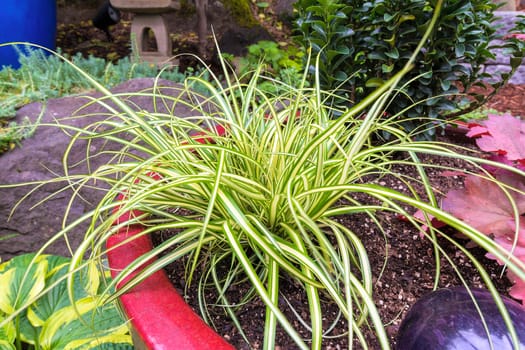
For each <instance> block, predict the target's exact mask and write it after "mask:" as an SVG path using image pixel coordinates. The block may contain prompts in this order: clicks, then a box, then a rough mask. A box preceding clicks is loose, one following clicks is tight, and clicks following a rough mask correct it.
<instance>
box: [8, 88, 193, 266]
mask: <svg viewBox="0 0 525 350" xmlns="http://www.w3.org/2000/svg"><path fill="white" fill-rule="evenodd" d="M153 84H154V79H149V78H143V79H134V80H130V81H128V82H125V83H123V84H122V85H120V86H118V87H116V88H114V89H113V90H112V92H113V93H124V94H125V93H127V92H137V91H143V90H146V91H148V90H149V91H151V88H152V86H153ZM158 85H159V86H163V88H162V92H163V94H165V95H172V96H175V95H178V94H179V93H180V86H179V85H176V84H175V83H173V82H170V81H166V80H161V81H159V82H158ZM168 87H169V88H168ZM100 96H102V94H101V93H98V92H94V93H90V94H88V95H85V96H71V97H64V98H59V99H52V100H49V101H47V103H46V104H45V106H43V105H42V104H41V103H31V104H29V105H26V106H24V107H22V108H21V109H20V110H19V111H18V113H17V118H19V119H20V118H24V117H28V118H29V119H31V120H33V121H34V120H36V119H37V117H38V116H39V115H40V114H41V113H43V114H42V119H41V123H42V124H43V125H41V126H39V127H38V128H37V130H36V132H35V134H34V135H33V136H32V137H30V138H28V139H27V140H24V142H23V143H22V145H21V146H20V147H16V148H15V149H13V150H12V151H9V152H7V153H4V154H2V155H0V165H1V166H0V258H1V260H2V261H5V260H7V259H9V258H11V257H13V256H15V255H19V254H22V253H26V252H33V251H36V250H38V249H40V248H41V247H43V245H44V244H45V243H46V242H48V241H49V240H50V239H51V238H52V237H53V236H54V235H55V234H56V233H57V232H59V231H60V230H61V228H62V225H63V219H64V215H65V214H66V212H67V211H68V215H67V220H66V221H65V222H66V224H68V223H71V222H73V221H74V220H76V219H78V218H79V217H81V216H82V215H83V214H85V213H87V212H88V211H90V210H92V209H93V208H94V206H95V205H96V204H97V203H98V202H99V201H100V200H101V198H102V197H103V196H104V195H105V191H104V190H105V188H104V187H102V184H100V183H96V184H91V185H92V186H86V187H83V188H82V190H81V191H80V192H79V195H80V196H76V197H75V200H74V201H73V202H72V203H70V200H71V198H72V196H73V190H72V189H71V188H68V186H67V183H65V182H63V181H62V182H57V181H53V180H52V179H56V178H57V177H58V176H61V175H63V174H64V169H63V164H62V162H63V156H64V151H65V150H66V147H67V146H68V144H69V143H70V141H71V135H72V134H74V132H71V131H69V132H68V131H67V130H65V129H62V128H60V127H58V126H57V125H58V124H57V121H60V123H62V124H66V125H69V126H72V127H77V128H83V127H86V126H87V125H89V124H91V123H94V122H96V121H99V120H101V119H103V118H106V117H107V115H108V114H107V113H108V111H107V108H106V107H104V106H102V105H101V104H98V103H92V104H90V105H87V106H85V105H86V103H87V102H89V101H90V99H89V97H100ZM123 99H124V100H126V101H127V102H128V105H129V106H131V107H132V108H133V109H134V110H146V111H153V110H157V111H160V112H163V113H166V112H168V113H169V111H168V109H169V108H172V106H170V105H169V104H170V102H167V101H161V100H160V98H159V97H156V98H155V101H154V98H153V97H151V96H150V97H148V96H130V97H127V98H126V97H124V98H123ZM154 102H155V103H154ZM164 102H167V103H164ZM108 105H110V106H114V105H113V104H112V103H108ZM82 106H85V107H84V108H82ZM43 108H44V110H43V111H42V109H43ZM173 113H174V115H177V116H188V115H190V108H189V107H186V106H184V105H183V104H178V105H177V106H176V108H175V109H174V111H173ZM52 124H55V125H54V126H53V125H52ZM88 147H89V151H90V152H93V153H96V152H99V151H102V150H112V149H113V150H115V149H119V148H120V145H119V144H117V143H115V142H114V143H111V142H109V143H103V142H102V140H98V141H96V142H94V143H92V144H89V145H88V143H87V142H86V141H78V142H77V143H75V146H74V147H73V148H72V149H71V152H70V157H69V159H68V164H74V165H75V166H74V167H71V168H69V169H68V171H69V172H70V173H71V174H87V173H89V172H90V170H91V171H92V170H93V169H96V168H98V167H99V166H100V165H102V164H105V163H106V162H108V161H109V160H110V155H109V154H101V155H100V156H97V157H95V158H92V159H90V161H89V167H88V164H87V163H86V161H85V158H86V151H87V148H88ZM44 180H47V182H46V183H45V184H44V185H42V186H37V185H35V184H32V185H26V186H20V185H16V186H15V184H20V183H25V182H38V181H40V182H41V181H44ZM26 196H27V197H26ZM68 208H69V210H68ZM87 224H88V223H87V222H85V223H84V224H82V225H80V226H78V227H77V228H76V229H74V230H72V231H71V232H70V233H69V234H68V236H67V241H66V239H65V238H59V239H57V241H56V242H54V243H53V244H52V245H51V246H50V247H49V249H46V252H48V253H52V254H58V255H64V256H67V255H68V254H69V247H71V248H73V249H74V248H76V247H78V245H79V243H80V242H81V241H82V239H83V236H84V233H85V230H86V228H87ZM12 234H15V236H14V237H11V238H8V239H2V238H5V237H8V236H10V235H12Z"/></svg>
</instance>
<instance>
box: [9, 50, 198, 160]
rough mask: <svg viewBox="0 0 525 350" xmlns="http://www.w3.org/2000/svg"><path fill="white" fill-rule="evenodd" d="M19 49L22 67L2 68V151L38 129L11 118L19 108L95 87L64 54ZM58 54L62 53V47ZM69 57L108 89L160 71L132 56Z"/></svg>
mask: <svg viewBox="0 0 525 350" xmlns="http://www.w3.org/2000/svg"><path fill="white" fill-rule="evenodd" d="M15 48H16V49H17V51H18V53H19V57H20V58H19V59H20V68H18V69H16V70H15V69H12V68H10V67H3V69H2V70H0V153H2V152H3V151H6V150H8V149H10V148H12V147H14V146H15V144H16V143H17V142H19V141H20V140H23V139H24V138H26V137H29V136H30V135H31V134H32V131H34V128H31V127H28V125H25V124H24V125H18V124H17V123H15V122H12V121H11V119H12V118H13V117H14V116H15V114H16V110H17V109H18V108H20V107H21V106H23V105H25V104H28V103H30V102H35V101H45V100H47V99H48V98H56V97H61V96H65V95H68V94H75V93H81V92H85V91H87V90H90V89H92V85H90V84H89V83H88V82H86V80H85V79H83V78H82V77H81V75H80V74H79V73H78V72H77V71H76V70H75V69H73V68H72V66H71V65H70V64H68V63H66V62H64V57H61V56H59V55H54V54H52V55H48V54H45V53H44V52H43V51H42V50H35V49H33V48H31V47H25V50H22V49H20V48H19V47H18V46H15ZM58 53H59V54H60V50H59V51H58ZM69 59H70V60H71V62H73V63H74V64H75V65H76V66H78V67H80V68H81V69H82V70H83V71H84V72H86V73H87V74H89V75H91V76H92V77H93V78H94V79H95V80H96V81H97V82H99V83H100V84H102V85H104V86H105V87H108V88H109V87H113V86H115V85H118V84H120V83H122V82H124V81H126V80H129V79H132V78H141V77H155V76H157V75H158V74H159V70H158V67H157V66H156V65H152V64H149V63H136V62H134V60H133V59H130V58H128V57H126V58H123V59H121V60H119V61H118V62H117V63H111V62H106V60H104V59H102V58H98V57H94V56H89V57H87V58H85V57H83V56H82V55H81V54H80V53H79V54H77V55H75V56H73V57H69ZM193 73H194V72H193V71H191V70H189V71H187V72H186V73H181V72H179V71H178V69H177V68H174V69H167V70H163V71H162V72H161V76H162V77H163V78H164V79H168V80H172V81H175V82H182V81H183V80H184V79H185V77H186V76H187V75H188V74H193Z"/></svg>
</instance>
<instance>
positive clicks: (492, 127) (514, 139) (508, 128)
mask: <svg viewBox="0 0 525 350" xmlns="http://www.w3.org/2000/svg"><path fill="white" fill-rule="evenodd" d="M483 124H484V126H485V127H486V129H487V130H488V132H489V135H481V137H480V138H479V139H477V140H476V143H477V145H478V147H479V148H480V149H481V150H483V151H486V152H495V153H498V154H502V155H506V156H507V158H508V159H509V160H523V159H525V122H523V121H521V120H520V119H518V118H515V117H513V116H511V115H508V114H505V115H502V116H495V115H489V118H488V119H487V120H485V121H484V122H483ZM476 129H477V128H476Z"/></svg>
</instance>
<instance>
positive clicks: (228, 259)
mask: <svg viewBox="0 0 525 350" xmlns="http://www.w3.org/2000/svg"><path fill="white" fill-rule="evenodd" d="M430 27H432V25H431V26H430ZM428 33H430V29H429V31H428ZM414 57H415V56H413V57H412V59H413V58H414ZM314 66H315V64H314ZM410 67H411V62H410V61H409V62H408V63H407V65H406V66H405V68H404V69H403V70H402V71H401V72H399V73H398V74H397V75H395V76H394V78H392V79H391V80H389V81H388V82H386V83H385V84H384V85H382V86H381V87H379V88H378V89H377V90H376V91H375V92H374V93H372V94H371V95H370V96H368V97H367V98H366V99H364V100H363V101H362V102H361V103H359V104H358V105H356V106H354V107H352V108H351V109H339V108H338V107H335V106H332V105H330V103H329V101H330V100H332V98H333V94H332V93H331V92H329V91H322V90H320V89H319V88H318V86H319V84H318V82H317V81H315V82H313V83H312V84H306V80H307V78H308V75H307V74H306V73H305V76H304V81H303V84H302V85H301V86H298V87H297V86H294V87H292V86H287V85H286V84H284V83H282V82H279V81H275V80H272V79H271V78H268V77H265V76H264V75H263V74H261V72H260V71H255V72H253V73H252V74H251V75H250V76H245V77H236V76H235V74H233V73H231V72H230V71H229V70H228V69H227V67H224V73H225V74H224V77H222V78H219V77H217V76H215V75H213V73H211V72H210V76H211V77H212V78H213V79H212V81H209V80H208V79H203V78H200V77H198V76H197V77H190V78H188V79H187V80H186V81H185V85H184V86H183V87H181V88H182V90H181V91H180V93H179V94H175V96H159V93H158V92H154V93H153V94H152V95H155V96H156V97H162V100H163V103H164V105H165V106H167V107H168V110H170V111H172V112H171V113H161V112H159V111H157V112H142V111H141V112H134V111H133V110H132V109H131V108H130V107H129V106H127V105H126V103H125V102H124V101H123V100H122V99H121V98H120V97H119V96H116V95H112V94H111V93H110V92H109V91H107V90H105V89H104V88H103V87H102V86H99V85H97V84H96V82H94V81H93V84H94V85H95V86H97V87H98V88H99V89H100V90H101V91H103V92H104V93H105V94H106V96H105V97H102V98H100V99H98V100H96V101H94V103H101V104H105V105H106V106H107V107H108V111H109V113H110V114H111V115H110V117H108V118H107V119H106V120H104V121H101V122H97V123H95V124H93V125H91V126H90V127H88V128H86V129H83V130H69V131H76V132H77V135H76V136H75V137H74V139H73V141H72V145H73V144H74V143H75V142H76V141H77V140H80V139H83V138H88V139H91V140H93V139H95V138H103V139H107V140H111V141H113V142H117V143H120V144H121V145H122V148H121V150H120V151H118V152H115V154H114V155H115V157H114V161H113V162H110V163H108V164H107V165H105V166H102V167H100V168H98V169H93V172H92V174H86V175H72V174H71V175H69V176H68V177H67V180H68V181H69V183H70V186H71V187H73V188H78V187H79V186H88V185H91V184H92V183H93V182H92V180H96V181H97V182H106V183H108V184H109V187H110V189H109V190H108V193H107V195H106V196H105V198H104V199H103V200H102V201H101V202H100V203H99V205H98V206H97V208H96V209H95V210H94V211H92V212H90V213H88V214H86V215H84V216H83V217H82V218H80V219H79V220H78V221H77V222H76V223H73V224H71V225H69V226H68V227H66V228H65V229H64V230H63V231H62V232H60V233H59V234H57V236H56V238H55V239H58V238H59V237H61V235H63V234H65V233H67V232H68V231H69V230H71V229H72V228H73V227H74V226H75V225H76V224H78V222H80V221H83V220H91V225H90V227H89V229H88V231H87V232H86V234H85V239H84V242H83V244H82V245H81V246H80V247H79V248H78V250H76V251H75V254H74V257H73V263H72V264H71V266H70V271H75V270H76V269H78V268H80V267H81V266H82V265H83V264H85V262H84V259H83V258H84V257H85V256H86V255H87V256H89V261H91V262H92V261H101V260H102V259H103V257H104V254H105V242H106V240H107V239H108V237H110V236H111V235H112V234H114V233H115V232H117V231H118V230H119V229H121V228H122V227H123V226H126V225H130V224H131V225H133V224H140V225H142V227H144V231H143V234H151V233H153V232H158V231H161V230H166V229H170V230H177V231H178V234H177V235H175V236H173V237H171V238H169V239H167V240H165V241H164V242H163V243H162V244H160V245H158V246H156V247H155V248H154V250H153V251H151V252H149V253H148V254H145V255H144V256H142V257H141V258H140V259H138V260H137V261H135V262H134V263H132V264H130V265H129V266H128V268H127V269H126V270H124V271H122V272H121V273H120V274H119V276H118V277H117V278H116V279H115V280H114V281H113V283H112V284H111V285H109V286H108V290H109V289H111V288H113V287H114V286H115V285H116V284H119V283H121V282H122V281H124V280H127V278H128V277H129V276H130V275H131V274H132V273H133V272H134V271H136V270H140V272H139V273H138V274H137V275H136V276H135V277H134V278H133V279H131V280H129V281H128V282H126V283H125V284H124V285H123V286H121V288H120V289H119V290H118V292H116V293H114V294H113V297H114V298H116V297H118V296H119V295H121V294H123V293H125V292H126V291H127V290H129V289H131V288H133V286H135V285H136V284H138V283H140V281H141V280H143V279H144V278H145V277H147V276H148V275H150V274H151V273H153V272H154V271H157V270H159V269H161V268H163V267H164V266H166V265H167V264H169V263H171V262H173V261H184V262H185V263H186V271H187V278H186V281H187V284H190V283H197V285H198V287H200V288H199V291H200V295H199V300H200V301H201V305H200V306H201V314H202V316H203V318H205V319H206V320H207V321H208V322H210V323H212V320H211V319H209V318H208V317H207V311H206V310H207V304H206V302H207V301H206V297H205V294H206V288H208V287H210V286H212V287H213V288H215V289H216V290H217V291H218V300H216V301H213V302H214V303H216V304H220V305H224V308H225V312H226V313H227V314H228V315H230V316H231V317H232V319H233V320H234V322H236V323H237V324H239V322H238V320H237V319H236V313H238V312H241V311H242V306H243V303H244V302H248V301H249V300H250V299H254V298H258V299H260V300H261V301H262V302H263V303H264V304H265V305H266V313H265V329H264V344H263V348H264V349H274V347H275V345H276V344H275V334H276V332H275V330H276V327H277V324H279V325H280V326H281V327H282V328H283V329H284V330H285V331H286V332H287V333H288V334H289V335H290V336H291V337H292V338H293V340H294V341H295V343H296V344H297V347H298V348H302V349H307V348H312V349H320V348H321V347H322V341H323V338H324V337H325V336H326V335H325V334H324V333H323V325H322V321H323V308H322V302H330V303H335V304H337V305H338V307H339V309H340V310H341V314H342V316H343V317H344V318H345V319H346V320H347V321H348V329H347V330H346V332H345V333H344V336H346V337H348V344H353V343H354V342H355V341H357V342H360V343H361V344H362V345H363V347H365V348H366V347H367V344H366V343H367V341H366V339H365V336H364V333H363V329H364V328H365V327H372V328H373V329H374V331H375V332H376V335H377V339H378V342H379V344H380V346H381V347H382V348H383V349H388V348H390V344H389V340H388V338H387V335H386V332H385V329H384V325H383V320H381V318H380V315H379V312H378V310H377V308H376V306H375V303H374V300H373V298H372V292H373V287H374V286H373V276H372V274H371V267H370V262H369V254H373V253H374V252H369V251H367V247H366V246H364V245H363V244H362V242H361V240H360V239H359V232H354V231H351V230H350V229H348V228H347V227H344V226H342V225H341V224H339V223H338V221H337V217H338V216H339V215H343V214H350V215H351V214H353V213H365V214H367V215H368V216H369V217H370V218H371V219H372V221H374V222H375V223H376V224H377V225H378V227H379V228H380V229H381V230H384V229H385V227H382V226H381V225H383V224H382V223H381V222H380V221H379V220H377V219H376V218H377V216H376V213H377V212H378V211H389V212H393V213H397V214H399V215H402V216H405V217H407V218H408V220H409V222H410V223H411V224H413V225H414V226H415V227H416V228H417V229H418V230H420V231H421V232H422V234H424V235H425V237H426V238H428V239H430V240H431V241H432V242H433V243H434V246H435V254H436V264H437V268H436V271H437V273H436V281H438V280H439V261H440V258H441V257H444V258H446V259H447V255H446V251H444V250H443V249H442V248H441V247H440V246H439V245H438V244H437V243H436V242H437V241H436V240H435V235H437V234H442V235H443V236H444V237H447V236H446V234H445V233H443V232H439V231H438V230H437V229H435V228H432V227H431V228H430V231H429V232H428V233H427V232H425V231H424V230H423V229H422V227H421V226H422V225H423V224H426V225H428V226H430V220H429V219H430V218H431V217H435V218H438V219H439V220H441V221H443V222H445V223H446V224H448V225H450V226H452V227H454V228H456V229H457V230H458V231H460V232H461V233H463V234H464V235H465V236H467V237H468V238H470V239H471V240H472V241H474V242H475V243H477V244H478V245H479V246H481V247H483V248H484V249H486V250H487V251H488V252H490V253H491V254H493V255H494V256H495V257H497V258H498V259H500V260H501V261H503V262H505V264H506V265H507V268H508V269H509V270H511V271H513V272H514V273H515V274H516V276H518V278H521V279H525V264H524V263H523V262H522V261H520V260H519V259H517V258H515V257H514V256H512V255H511V254H509V252H508V251H507V250H505V249H503V248H502V247H501V246H500V245H498V244H497V243H495V242H494V241H493V240H492V239H490V238H489V237H487V236H486V235H485V234H483V233H482V232H480V231H478V230H477V229H475V228H473V227H471V226H469V225H468V224H466V223H464V222H462V221H461V220H459V219H457V218H455V217H454V216H452V215H450V214H448V213H446V212H444V211H443V210H441V209H440V208H439V205H438V203H437V199H436V197H435V195H434V193H433V190H432V187H431V186H430V184H429V181H428V178H427V177H426V175H425V172H426V170H427V169H428V168H429V167H432V166H433V165H432V164H425V163H421V162H420V160H419V155H420V154H433V155H441V156H444V157H456V158H462V159H465V160H466V161H468V162H470V163H472V164H478V163H487V162H489V161H487V160H483V159H478V158H476V157H471V156H470V157H469V156H464V155H460V154H459V153H456V152H454V151H453V150H451V149H449V148H448V147H446V146H447V145H443V144H439V143H435V142H416V141H413V137H412V136H413V135H409V134H406V133H405V132H404V131H403V130H402V128H401V127H400V126H399V125H400V124H399V120H398V117H399V116H392V117H391V118H383V112H384V106H385V104H387V103H388V102H389V101H390V100H391V99H395V98H396V95H395V90H394V89H395V87H396V84H397V82H398V81H399V78H400V77H401V76H403V74H405V73H406V71H408V70H409V69H410ZM86 78H87V79H89V76H86ZM263 80H264V81H265V82H271V83H273V84H276V85H278V86H279V88H276V89H274V90H273V91H279V94H277V95H273V94H271V93H268V92H265V91H262V90H260V89H259V88H258V87H259V86H260V85H259V83H260V82H261V81H263ZM306 86H313V87H312V88H309V87H306ZM197 91H200V93H199V92H197ZM266 91H267V90H266ZM109 101H111V102H113V103H114V105H115V107H111V105H110V104H109V103H108V102H109ZM177 105H184V106H186V107H190V108H191V111H192V113H191V116H189V117H188V116H184V118H181V117H182V116H180V115H177V114H176V113H175V111H177V108H175V106H177ZM335 116H337V118H335ZM430 125H431V126H432V124H430ZM219 129H220V130H224V131H225V132H224V133H217V130H219ZM385 132H386V133H388V134H390V135H392V137H391V139H390V141H389V142H387V143H378V142H377V135H382V134H384V133H385ZM192 135H197V136H195V137H192ZM68 153H69V151H68V150H66V154H65V158H64V163H65V166H66V167H67V166H68ZM400 153H402V154H405V155H406V158H402V159H401V158H399V157H393V155H394V154H400ZM94 156H96V154H87V157H88V159H89V157H94ZM397 163H402V164H413V166H415V167H416V168H417V169H418V172H419V178H418V179H407V178H406V175H405V174H400V173H396V172H395V171H394V170H392V169H394V167H393V166H394V165H396V164H397ZM501 167H504V168H509V169H508V170H509V171H513V172H515V173H519V174H522V175H523V172H522V171H520V170H519V169H514V168H512V167H509V166H505V165H501ZM447 170H454V169H447ZM387 174H388V175H390V176H394V177H397V178H399V179H400V180H401V181H402V182H403V183H405V184H406V185H407V186H408V189H409V191H408V192H407V193H401V192H398V191H396V190H394V189H391V188H387V187H384V186H380V185H378V184H377V183H372V182H365V181H362V180H363V179H365V178H377V177H381V176H384V175H387ZM416 184H417V185H418V186H420V185H422V187H423V188H424V190H423V191H424V193H421V191H418V190H417V189H416V186H415V185H416ZM122 193H125V195H121V196H120V198H121V200H120V201H115V198H117V196H118V195H120V194H122ZM355 194H364V195H365V196H366V197H369V198H373V201H366V202H361V201H359V200H358V199H357V198H358V197H359V196H355ZM415 209H419V210H421V212H422V213H423V216H422V217H423V219H422V220H420V219H416V218H414V217H413V216H412V215H411V213H412V212H413V210H415ZM130 212H131V213H134V215H132V216H131V217H130V220H129V221H127V222H125V223H124V222H121V221H119V220H117V219H118V218H119V217H121V216H122V215H124V214H127V213H130ZM427 218H428V219H427ZM116 221H117V222H118V224H117V225H114V223H115V222H116ZM52 241H53V240H51V241H50V242H49V244H52ZM450 241H451V242H452V243H453V244H458V243H456V242H455V241H454V240H452V239H450ZM458 248H459V249H461V250H462V251H463V252H464V253H465V254H466V256H467V257H468V258H470V259H471V260H472V262H473V264H474V266H476V267H477V268H478V269H479V273H480V276H481V279H482V280H483V281H484V282H485V283H486V285H487V287H488V288H489V289H490V290H491V292H492V293H493V295H494V298H495V300H497V302H498V305H499V306H500V309H501V311H502V313H503V314H504V316H505V319H506V320H507V323H508V324H509V326H511V324H510V318H509V317H508V314H507V313H506V311H505V309H504V306H503V304H502V302H501V299H500V298H499V296H498V293H497V292H496V290H495V288H494V286H493V285H492V283H491V281H490V277H489V275H488V274H487V273H486V272H485V270H484V269H483V266H482V265H481V264H480V263H479V262H478V261H476V259H475V258H474V257H473V256H472V255H471V254H469V252H468V251H467V250H466V249H465V248H464V247H462V246H458ZM154 256H158V259H157V260H155V261H154V262H152V263H151V264H150V265H148V266H147V267H146V268H144V269H141V268H142V267H144V263H145V262H149V261H151V258H152V257H154ZM183 258H184V259H183ZM385 258H386V257H385ZM448 260H449V261H450V259H448ZM223 263H226V264H227V265H228V266H229V269H228V270H227V271H226V273H224V271H219V270H218V266H219V265H221V264H223ZM223 265H224V264H223ZM197 268H198V270H197ZM196 271H202V273H201V274H199V275H197V274H196V273H195V272H196ZM458 273H459V272H458ZM282 279H293V280H294V281H295V282H296V284H298V285H299V286H300V288H302V289H303V290H304V292H305V294H306V296H307V302H308V306H309V314H308V316H307V317H306V318H305V321H306V322H308V323H309V328H310V329H311V334H310V337H309V339H303V336H302V335H300V334H299V333H298V331H297V329H296V328H295V327H294V322H293V320H289V319H287V317H286V316H285V315H284V314H283V313H282V312H281V310H280V309H279V307H278V299H279V296H280V294H279V282H280V281H281V280H282ZM242 281H248V282H249V284H250V285H251V287H252V291H251V292H249V293H247V294H246V298H245V300H243V302H242V303H239V304H235V305H234V304H233V303H232V302H230V300H229V297H228V291H229V289H230V288H234V287H235V285H236V284H237V283H240V282H242ZM73 285H74V282H73V278H71V279H70V283H69V286H70V289H72V288H73ZM436 285H437V282H436ZM109 300H111V298H110V299H109ZM328 328H330V327H328ZM510 328H511V329H513V328H512V327H510ZM240 331H241V332H242V329H241V330H240ZM514 340H517V338H516V337H515V334H514Z"/></svg>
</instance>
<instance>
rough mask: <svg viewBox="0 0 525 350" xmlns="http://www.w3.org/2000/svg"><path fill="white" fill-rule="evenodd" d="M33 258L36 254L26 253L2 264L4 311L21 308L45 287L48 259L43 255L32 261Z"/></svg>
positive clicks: (0, 298) (0, 281) (1, 301)
mask: <svg viewBox="0 0 525 350" xmlns="http://www.w3.org/2000/svg"><path fill="white" fill-rule="evenodd" d="M33 258H34V254H25V255H20V256H17V257H15V258H13V259H11V260H9V261H7V262H5V263H4V264H2V265H3V267H2V269H1V270H2V271H3V272H2V273H1V274H0V290H2V293H0V310H2V311H3V312H4V313H6V314H11V313H14V312H15V311H16V310H19V309H20V308H22V307H23V306H24V305H25V304H26V303H27V302H28V301H30V300H31V299H33V298H35V297H36V296H37V295H38V293H40V292H41V291H42V290H43V289H44V286H45V276H46V272H47V261H46V260H45V256H44V255H42V256H39V257H37V258H36V259H35V261H34V262H33V263H31V261H32V259H33Z"/></svg>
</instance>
